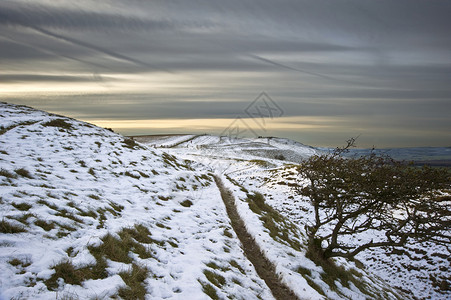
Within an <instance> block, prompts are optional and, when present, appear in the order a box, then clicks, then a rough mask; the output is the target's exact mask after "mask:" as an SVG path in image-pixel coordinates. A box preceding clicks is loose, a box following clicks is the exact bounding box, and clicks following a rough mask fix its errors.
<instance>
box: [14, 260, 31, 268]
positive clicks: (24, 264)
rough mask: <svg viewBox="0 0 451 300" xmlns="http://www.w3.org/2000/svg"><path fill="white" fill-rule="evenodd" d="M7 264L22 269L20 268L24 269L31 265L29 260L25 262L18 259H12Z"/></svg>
mask: <svg viewBox="0 0 451 300" xmlns="http://www.w3.org/2000/svg"><path fill="white" fill-rule="evenodd" d="M8 263H9V264H10V265H11V266H14V267H22V268H26V267H28V266H30V265H31V262H30V260H28V259H27V260H20V259H18V258H13V259H11V260H9V261H8Z"/></svg>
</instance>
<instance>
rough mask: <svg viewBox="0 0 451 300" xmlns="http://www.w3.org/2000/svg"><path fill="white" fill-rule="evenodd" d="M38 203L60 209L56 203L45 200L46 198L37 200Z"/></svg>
mask: <svg viewBox="0 0 451 300" xmlns="http://www.w3.org/2000/svg"><path fill="white" fill-rule="evenodd" d="M36 203H37V204H41V205H45V206H47V207H48V208H51V209H53V210H58V206H56V205H55V204H53V203H50V202H47V201H45V200H42V199H41V200H38V201H37V202H36Z"/></svg>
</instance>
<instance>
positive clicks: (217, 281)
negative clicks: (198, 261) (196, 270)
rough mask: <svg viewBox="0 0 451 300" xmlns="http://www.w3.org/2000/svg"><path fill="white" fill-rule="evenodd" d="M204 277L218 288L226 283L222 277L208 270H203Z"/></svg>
mask: <svg viewBox="0 0 451 300" xmlns="http://www.w3.org/2000/svg"><path fill="white" fill-rule="evenodd" d="M204 275H205V277H207V279H208V281H210V282H211V283H212V284H214V285H215V286H217V287H218V288H220V287H222V286H223V285H224V284H225V282H226V280H225V278H224V276H222V275H219V274H218V273H215V272H212V271H210V270H204Z"/></svg>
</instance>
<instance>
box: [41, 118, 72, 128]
mask: <svg viewBox="0 0 451 300" xmlns="http://www.w3.org/2000/svg"><path fill="white" fill-rule="evenodd" d="M42 126H45V127H60V128H64V129H71V128H72V125H71V124H69V123H67V122H66V121H65V120H64V119H54V120H51V121H49V122H46V123H44V124H42Z"/></svg>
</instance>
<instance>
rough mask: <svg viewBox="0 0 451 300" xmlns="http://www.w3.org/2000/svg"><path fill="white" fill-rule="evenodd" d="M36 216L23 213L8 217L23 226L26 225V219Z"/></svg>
mask: <svg viewBox="0 0 451 300" xmlns="http://www.w3.org/2000/svg"><path fill="white" fill-rule="evenodd" d="M35 216H36V215H34V214H31V213H23V214H22V215H21V216H15V217H8V218H11V219H14V220H17V221H19V222H20V223H22V224H24V225H28V219H29V218H31V217H35Z"/></svg>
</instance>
